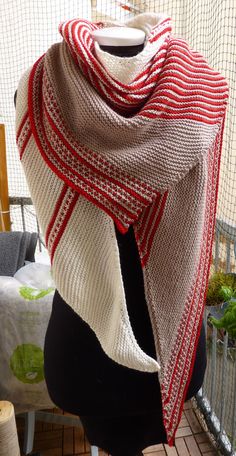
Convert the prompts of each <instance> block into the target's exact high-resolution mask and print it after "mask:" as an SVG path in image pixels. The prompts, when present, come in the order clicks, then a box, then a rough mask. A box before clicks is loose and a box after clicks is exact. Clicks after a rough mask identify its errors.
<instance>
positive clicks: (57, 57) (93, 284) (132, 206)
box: [16, 13, 228, 446]
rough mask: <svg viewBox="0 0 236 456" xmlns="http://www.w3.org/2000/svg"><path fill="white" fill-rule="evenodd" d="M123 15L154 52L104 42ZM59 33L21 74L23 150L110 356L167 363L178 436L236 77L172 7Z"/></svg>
mask: <svg viewBox="0 0 236 456" xmlns="http://www.w3.org/2000/svg"><path fill="white" fill-rule="evenodd" d="M111 25H119V26H121V27H122V26H124V25H126V26H131V27H139V28H141V29H143V30H145V33H146V41H145V46H144V49H143V51H142V52H141V53H140V54H138V55H137V56H134V57H129V58H123V59H122V58H121V57H115V56H112V55H110V54H109V55H108V53H106V52H104V51H102V49H100V48H99V45H98V43H96V46H95V43H94V40H93V38H92V31H93V30H94V29H97V28H100V27H106V26H111ZM60 32H61V34H62V36H63V41H62V42H60V43H56V44H54V45H53V46H51V47H50V48H49V49H48V51H47V52H46V53H45V54H44V55H43V56H41V57H40V58H39V59H38V60H37V62H36V63H35V64H34V65H33V67H32V68H30V69H29V70H28V71H27V72H26V73H25V74H24V75H23V76H22V77H21V80H20V83H19V87H18V96H17V105H16V131H17V144H18V149H19V153H20V159H21V162H22V165H23V169H24V172H25V175H26V179H27V182H28V186H29V190H30V193H31V197H32V201H33V203H34V205H35V209H36V214H37V217H38V220H39V224H40V227H41V229H42V233H43V235H44V237H45V241H46V246H47V248H48V251H49V254H50V258H51V265H52V276H53V279H54V281H55V284H56V287H57V289H58V291H59V293H60V294H61V296H62V297H63V299H64V300H65V301H66V302H67V303H68V304H69V305H70V306H71V307H72V308H73V309H74V311H75V312H76V313H78V314H79V315H80V316H81V317H82V318H83V319H84V321H86V322H87V323H88V324H89V326H90V327H91V328H92V330H93V331H94V332H95V334H96V336H97V338H98V340H99V342H100V344H101V346H102V348H103V350H104V352H105V353H106V354H107V355H108V356H109V357H110V358H111V359H112V360H114V361H115V362H117V363H119V364H121V365H123V366H126V367H128V368H131V369H136V370H140V371H145V372H155V371H156V372H157V375H158V378H159V381H160V387H161V396H162V408H163V422H164V425H165V429H166V433H167V438H168V443H169V445H170V446H172V445H174V441H175V432H176V430H177V427H178V423H179V421H180V418H181V413H182V410H183V404H184V400H185V396H186V392H187V389H188V385H189V382H190V379H191V374H192V369H193V365H194V360H195V355H196V347H197V343H198V338H199V335H200V329H201V324H202V318H203V310H204V301H205V293H206V287H207V284H208V276H209V268H210V262H211V253H212V243H213V233H214V223H215V214H216V201H217V191H218V180H219V167H220V156H221V149H222V133H223V125H224V118H225V111H226V104H227V97H228V87H227V83H226V81H225V79H224V77H222V76H221V74H219V72H218V71H215V70H214V69H212V68H211V67H210V66H209V65H208V63H207V62H206V60H205V58H204V57H203V56H202V55H201V54H200V53H198V52H196V51H195V50H192V49H191V48H190V47H189V45H188V44H187V42H186V41H185V40H184V39H181V38H177V37H175V36H173V35H172V32H171V20H170V19H169V18H168V17H166V16H163V15H158V14H155V13H152V14H151V13H144V14H141V15H138V16H136V17H134V18H133V19H131V20H129V21H128V22H126V23H125V24H120V23H116V22H115V23H108V22H107V23H102V22H97V23H96V22H95V23H91V22H89V21H87V20H84V19H74V20H70V21H67V22H64V23H63V24H61V25H60ZM103 59H104V60H103ZM109 62H110V63H109ZM108 68H109V71H108ZM116 71H117V74H119V77H116ZM114 224H115V225H116V226H117V228H118V229H119V230H120V232H121V233H126V232H127V230H128V228H129V227H130V226H131V225H132V226H133V229H134V233H135V239H136V242H137V246H138V250H139V255H140V261H141V264H142V271H143V278H144V286H145V297H146V303H147V306H148V311H149V315H150V319H151V324H152V330H153V336H154V340H155V347H156V359H154V358H152V357H150V356H148V355H147V354H146V353H145V352H144V351H143V350H142V349H141V347H140V346H139V345H138V343H137V341H136V339H135V336H134V333H133V330H132V327H131V324H130V320H129V315H128V312H127V307H126V301H125V293H124V286H123V280H122V275H121V266H120V259H119V250H118V245H117V240H116V235H115V225H114ZM134 286H135V284H134ZM88 356H89V353H88ZM72 375H73V373H72Z"/></svg>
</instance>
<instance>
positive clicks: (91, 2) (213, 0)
mask: <svg viewBox="0 0 236 456" xmlns="http://www.w3.org/2000/svg"><path fill="white" fill-rule="evenodd" d="M152 11H155V12H164V13H166V14H168V15H169V16H170V17H171V18H172V24H173V33H174V34H175V35H176V36H181V37H183V38H186V39H187V40H188V42H189V44H190V45H191V46H192V47H194V48H195V49H196V50H198V51H200V52H202V53H203V54H204V56H205V57H206V58H207V60H208V62H209V64H210V65H211V66H213V67H214V68H215V69H218V70H219V71H220V72H222V74H223V75H224V76H225V77H226V78H227V80H228V83H229V87H230V99H229V104H228V113H227V118H226V125H225V132H224V144H223V152H222V160H221V171H220V185H219V198H218V206H217V219H218V221H219V223H220V225H221V233H220V236H219V239H218V244H217V245H215V246H214V249H213V256H214V260H215V259H216V255H217V267H218V269H225V268H226V263H227V264H228V269H230V270H231V271H235V270H236V263H235V252H234V246H235V243H234V240H233V239H230V240H229V236H228V235H229V230H230V229H231V228H233V229H234V228H235V229H236V116H235V90H236V84H235V79H236V71H235V70H236V53H235V42H236V39H235V38H236V37H235V34H236V32H235V30H236V4H235V1H234V0H225V1H224V2H221V1H220V0H204V1H203V0H199V1H198V2H196V1H195V0H156V1H155V0H132V1H130V2H128V1H125V0H124V1H118V0H110V1H109V0H83V1H81V2H78V1H75V0H67V1H65V0H51V1H50V2H49V1H48V0H35V1H34V2H31V1H30V0H8V1H6V0H0V27H1V41H0V68H1V78H0V94H1V96H0V121H2V122H3V123H4V124H5V125H6V135H7V152H8V173H9V194H10V196H21V197H22V196H29V191H28V187H27V184H26V181H25V178H24V175H23V172H22V168H21V164H20V160H19V157H18V152H17V149H16V144H15V128H14V121H15V113H14V103H13V99H14V93H15V90H16V87H17V85H18V82H19V78H20V77H21V75H22V74H23V72H24V71H25V70H26V69H27V68H28V67H29V66H30V65H32V63H33V62H34V61H35V60H36V59H37V58H38V57H40V56H41V55H42V54H43V53H44V52H45V51H46V50H47V49H48V47H49V46H50V45H51V44H53V43H55V42H58V41H60V40H61V36H60V34H59V32H58V25H59V23H60V22H61V21H63V20H64V19H68V18H73V17H84V18H88V19H92V20H94V21H99V20H101V19H102V20H110V19H112V20H114V19H115V20H117V21H121V22H124V21H125V20H127V19H129V18H131V17H133V16H134V15H135V14H138V13H142V12H152ZM17 214H18V211H17V210H13V211H12V217H11V219H12V229H21V224H22V221H21V219H20V218H19V217H18V215H17ZM32 223H33V225H34V224H35V222H32ZM33 225H32V226H31V225H30V219H28V224H27V229H28V230H29V231H32V229H33ZM227 239H228V240H227ZM214 264H215V263H214Z"/></svg>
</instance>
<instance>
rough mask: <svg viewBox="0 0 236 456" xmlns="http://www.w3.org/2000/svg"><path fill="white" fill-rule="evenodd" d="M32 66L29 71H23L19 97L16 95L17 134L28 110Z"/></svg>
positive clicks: (18, 90) (19, 85)
mask: <svg viewBox="0 0 236 456" xmlns="http://www.w3.org/2000/svg"><path fill="white" fill-rule="evenodd" d="M30 70H31V68H28V69H27V71H25V72H24V73H23V75H22V76H21V78H20V81H19V84H18V89H17V97H16V119H15V130H16V134H17V132H18V130H19V127H20V125H21V122H22V120H23V118H24V116H25V114H26V113H27V111H28V106H27V89H28V79H29V73H30Z"/></svg>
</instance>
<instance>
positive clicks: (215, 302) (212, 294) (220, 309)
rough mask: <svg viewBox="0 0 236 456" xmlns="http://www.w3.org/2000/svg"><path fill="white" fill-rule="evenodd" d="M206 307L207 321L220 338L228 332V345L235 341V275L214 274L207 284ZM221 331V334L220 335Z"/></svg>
mask: <svg viewBox="0 0 236 456" xmlns="http://www.w3.org/2000/svg"><path fill="white" fill-rule="evenodd" d="M206 306H207V309H208V311H209V315H208V321H209V322H210V323H211V324H212V325H214V326H215V327H216V328H217V329H219V332H220V334H221V336H223V335H224V331H228V334H229V344H230V345H232V344H233V345H234V344H235V339H236V274H235V273H228V274H227V273H226V274H225V273H223V272H216V273H214V274H213V275H212V276H211V278H210V280H209V284H208V290H207V296H206ZM222 331H223V333H222Z"/></svg>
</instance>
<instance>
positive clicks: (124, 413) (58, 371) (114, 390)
mask: <svg viewBox="0 0 236 456" xmlns="http://www.w3.org/2000/svg"><path fill="white" fill-rule="evenodd" d="M100 47H101V48H102V49H103V50H105V51H107V52H110V53H111V54H112V53H114V54H116V55H120V56H123V57H128V56H133V55H136V54H137V53H138V52H141V50H142V49H143V44H142V45H138V46H130V47H122V48H121V47H113V46H100ZM116 237H117V242H118V247H119V254H120V261H121V271H122V277H123V282H124V288H125V296H126V303H127V310H128V314H129V318H130V322H131V326H132V328H133V331H134V335H135V337H136V339H137V341H138V344H139V345H140V347H141V348H142V349H143V350H144V351H145V352H146V353H147V354H148V355H150V356H152V357H153V358H156V353H155V345H154V340H153V334H152V328H151V322H150V318H149V313H148V309H147V305H146V301H145V294H144V283H143V274H142V268H141V264H140V258H139V254H138V249H137V245H136V241H135V237H134V231H133V228H132V226H131V227H130V228H129V230H128V232H127V233H126V234H125V235H122V234H120V232H119V231H118V230H117V229H116ZM44 359H45V368H44V370H45V380H46V383H47V387H48V392H49V395H50V397H51V399H52V401H53V402H54V403H55V404H56V405H57V406H58V407H60V408H61V409H63V410H65V411H67V412H70V413H73V414H75V415H79V417H80V419H81V422H82V424H83V427H84V431H85V434H86V436H87V438H88V440H89V442H90V444H91V445H95V446H97V447H100V448H102V449H104V450H105V451H107V452H108V453H109V454H111V455H112V456H137V455H139V454H142V453H141V450H142V449H144V448H146V447H148V446H150V445H155V444H158V443H167V438H166V432H165V428H164V425H163V420H162V405H161V393H160V385H159V381H158V375H157V373H146V372H140V371H137V370H134V369H129V368H127V367H124V366H121V365H119V364H117V363H115V362H114V361H113V360H111V359H110V358H109V357H108V356H107V355H106V354H105V353H104V351H103V350H102V348H101V345H100V343H99V341H98V339H97V337H96V335H95V333H94V332H93V331H92V330H91V329H90V327H89V326H88V325H87V323H85V322H84V321H83V320H82V319H81V318H80V316H79V315H77V314H76V313H75V312H74V311H73V310H72V308H71V307H70V306H69V305H68V304H67V303H66V302H65V301H64V300H63V299H62V297H61V296H60V294H59V293H58V291H57V290H56V291H55V295H54V299H53V306H52V313H51V317H50V321H49V325H48V328H47V333H46V337H45V345H44ZM206 362H207V360H206V340H205V328H204V323H203V325H202V328H201V334H200V338H199V342H198V346H197V352H196V359H195V364H194V368H193V372H192V377H191V381H190V383H189V387H188V391H187V396H186V399H185V400H188V399H190V398H191V397H193V396H194V395H195V394H196V393H197V391H198V390H199V389H200V388H201V386H202V383H203V379H204V374H205V369H206Z"/></svg>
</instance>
